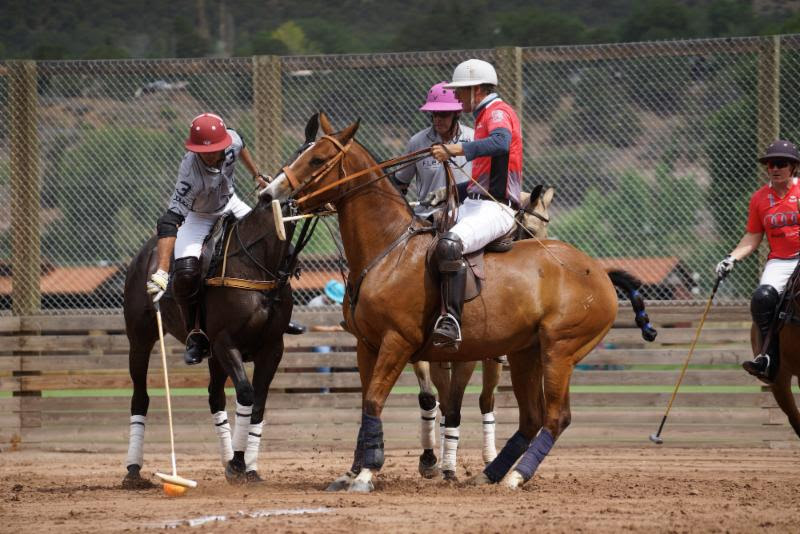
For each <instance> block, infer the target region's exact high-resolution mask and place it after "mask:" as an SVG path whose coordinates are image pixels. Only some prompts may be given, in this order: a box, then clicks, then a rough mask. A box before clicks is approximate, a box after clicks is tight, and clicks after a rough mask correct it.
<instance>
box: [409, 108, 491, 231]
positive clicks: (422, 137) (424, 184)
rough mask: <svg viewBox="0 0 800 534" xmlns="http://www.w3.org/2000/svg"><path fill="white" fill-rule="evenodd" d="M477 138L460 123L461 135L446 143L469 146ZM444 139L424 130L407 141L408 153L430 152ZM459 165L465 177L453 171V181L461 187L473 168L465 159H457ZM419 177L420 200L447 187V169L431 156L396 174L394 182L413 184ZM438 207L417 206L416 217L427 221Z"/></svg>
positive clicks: (458, 134) (459, 130) (418, 196)
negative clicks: (435, 144) (422, 150)
mask: <svg viewBox="0 0 800 534" xmlns="http://www.w3.org/2000/svg"><path fill="white" fill-rule="evenodd" d="M474 137H475V132H474V131H473V130H472V128H470V127H469V126H464V125H463V124H461V123H459V125H458V133H457V135H456V137H455V138H454V139H452V140H447V141H444V142H445V143H466V142H469V141H472V140H473V139H474ZM442 142H443V141H442V139H441V138H440V137H439V134H438V133H436V130H434V129H433V127H430V128H425V129H424V130H421V131H419V132H417V133H415V134H414V135H413V136H412V137H411V139H409V141H408V147H407V148H406V153H407V154H408V153H411V152H415V151H417V150H421V149H423V148H428V147H429V146H431V145H432V144H434V143H442ZM455 161H456V163H457V164H458V165H459V166H461V167H462V169H463V171H464V172H463V173H462V172H461V171H459V170H458V169H453V178H455V180H456V183H462V182H466V181H467V180H469V177H470V176H471V175H472V164H471V163H470V162H468V161H467V160H466V158H465V157H464V156H458V157H456V158H455ZM414 176H416V177H417V198H419V199H423V198H425V196H426V195H427V194H428V193H430V192H431V191H436V190H437V189H440V188H442V187H444V186H445V172H444V166H443V165H442V164H441V162H438V161H436V160H435V159H433V157H431V156H429V157H427V158H425V159H423V160H420V161H418V162H417V163H415V164H414V165H412V166H409V167H405V168H403V169H400V170H399V171H397V173H395V179H396V180H397V181H398V182H401V183H404V184H410V183H411V180H412V179H413V178H414ZM437 209H439V208H438V207H433V208H430V207H426V206H416V207H414V213H416V214H417V215H419V216H420V217H423V218H425V217H427V216H429V215H430V214H431V213H433V212H434V211H436V210H437Z"/></svg>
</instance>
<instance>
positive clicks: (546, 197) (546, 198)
mask: <svg viewBox="0 0 800 534" xmlns="http://www.w3.org/2000/svg"><path fill="white" fill-rule="evenodd" d="M555 194H556V188H555V187H548V188H547V191H545V192H544V194H543V195H542V205H543V206H544V207H545V209H547V207H548V206H549V205H550V203H551V202H552V201H553V195H555Z"/></svg>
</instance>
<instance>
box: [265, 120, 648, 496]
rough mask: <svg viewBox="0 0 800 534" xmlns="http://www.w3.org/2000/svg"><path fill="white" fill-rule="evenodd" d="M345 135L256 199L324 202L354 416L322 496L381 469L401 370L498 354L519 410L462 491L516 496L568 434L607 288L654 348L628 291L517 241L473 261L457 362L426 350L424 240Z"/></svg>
mask: <svg viewBox="0 0 800 534" xmlns="http://www.w3.org/2000/svg"><path fill="white" fill-rule="evenodd" d="M318 120H319V121H320V122H321V123H322V125H323V131H330V130H332V128H330V126H329V125H328V126H327V127H326V124H327V119H325V118H324V115H322V114H320V116H319V118H317V117H316V116H315V117H312V119H311V120H310V121H309V126H308V127H307V130H308V128H310V127H312V126H313V125H315V124H317V121H318ZM357 129H358V122H356V123H353V124H351V125H350V126H348V127H347V128H345V129H344V130H342V131H339V132H337V133H332V134H328V135H324V136H322V137H321V138H320V139H319V140H317V141H316V143H314V144H313V145H311V146H310V147H309V148H308V149H306V150H305V151H304V152H303V153H302V154H301V155H300V156H299V157H298V158H297V159H296V160H295V161H294V162H293V163H292V164H291V165H289V166H286V167H284V169H283V170H282V172H281V173H280V174H279V175H278V176H277V177H276V179H275V180H274V181H273V182H272V183H271V184H270V185H269V186H268V187H267V188H265V189H264V190H263V191H262V195H264V196H269V197H270V198H272V199H275V200H277V201H286V200H288V199H290V198H291V199H292V201H293V202H294V204H295V205H296V206H297V207H298V209H299V210H300V211H301V212H303V213H312V212H315V211H317V210H321V209H323V206H324V205H325V204H326V203H332V204H333V206H334V207H335V208H336V212H337V214H338V219H339V227H340V232H341V236H342V243H343V245H344V250H345V255H346V257H347V262H348V265H349V268H350V274H349V277H348V281H347V298H346V300H345V303H344V306H343V314H344V319H345V322H346V325H347V329H348V331H350V332H352V333H353V334H354V335H355V337H356V339H357V346H356V353H357V360H358V369H359V374H360V378H361V383H362V410H363V411H362V418H361V425H360V428H359V431H358V437H357V439H356V447H355V452H354V459H353V464H352V466H351V469H350V470H349V471H348V472H347V473H346V474H345V475H343V476H341V477H339V478H337V479H336V480H335V481H334V482H333V483H332V484H331V485H330V486H329V487H328V489H329V490H341V489H349V490H350V491H355V492H369V491H372V490H373V488H374V486H373V483H372V478H373V473H374V472H377V471H378V470H380V468H381V467H382V465H383V460H384V455H383V424H382V421H381V412H382V411H383V407H384V405H385V402H386V399H387V397H388V395H389V393H390V392H391V390H392V387H393V386H394V384H395V383H396V381H397V379H398V377H399V376H400V374H401V373H402V372H403V369H404V368H405V366H406V365H407V364H408V363H409V362H410V361H414V360H417V359H422V360H428V361H471V360H475V359H485V358H491V357H498V356H501V355H503V354H506V355H507V356H508V361H509V365H510V369H511V382H512V387H513V390H514V394H515V396H516V399H517V402H518V404H519V429H518V431H517V432H516V433H515V434H514V436H512V437H511V439H509V440H508V442H507V443H506V445H505V446H504V447H503V449H502V450H501V452H500V454H498V456H497V458H495V459H494V461H492V462H491V463H490V464H489V465H488V466H486V468H485V469H484V471H483V472H482V473H481V474H479V475H477V476H476V477H474V478H473V480H472V482H473V483H495V482H499V481H500V480H503V479H504V477H505V483H506V484H507V485H508V486H509V487H518V486H519V485H521V484H522V483H524V482H525V481H527V480H528V479H530V477H531V476H533V473H534V472H535V470H536V468H537V467H538V465H539V464H540V463H541V461H542V460H543V459H544V458H545V457H546V455H547V454H548V453H549V451H550V449H551V448H552V446H553V444H554V442H555V441H556V440H557V439H558V437H559V436H560V435H561V433H562V432H563V431H564V429H565V428H567V426H568V425H569V423H570V408H569V380H570V377H571V375H572V371H573V369H574V367H575V365H576V364H577V363H578V362H579V361H580V360H581V359H582V358H583V357H584V356H586V355H587V354H588V353H589V352H590V351H591V350H592V348H594V347H595V346H596V345H597V344H598V343H599V342H600V341H601V340H602V339H603V337H604V336H605V335H606V333H607V332H608V331H609V329H610V328H611V326H612V324H613V322H614V319H615V318H616V315H617V295H616V292H615V290H614V286H615V285H616V286H618V287H621V288H622V289H623V291H625V293H626V294H627V295H628V298H629V299H630V300H631V302H632V303H633V306H634V311H635V312H636V320H637V324H638V326H639V327H640V329H641V330H642V335H643V336H644V337H645V339H648V340H652V339H653V338H654V337H655V331H654V330H653V329H652V326H651V325H650V323H649V320H648V318H647V315H646V313H645V311H644V303H643V300H642V298H641V295H639V294H638V293H637V291H636V288H637V281H636V280H635V279H634V278H633V277H632V276H631V275H629V274H628V273H625V272H623V271H612V272H606V271H605V270H604V269H603V268H601V267H600V266H599V265H598V263H597V262H596V261H595V260H593V259H592V258H590V257H589V256H587V255H586V254H584V253H583V252H581V251H579V250H577V249H575V248H574V247H572V246H570V245H568V244H566V243H562V242H560V241H544V242H542V241H538V240H527V241H521V242H518V243H515V244H514V246H513V247H512V248H511V249H510V250H508V251H507V252H504V253H502V254H498V253H487V254H486V255H485V258H484V262H485V265H484V267H485V269H484V272H485V280H484V281H483V289H482V292H481V293H480V295H479V296H478V297H476V298H474V299H473V300H471V301H469V302H467V303H466V304H465V306H464V311H463V316H462V317H463V326H462V328H463V331H462V337H463V341H462V343H461V346H460V348H459V349H458V351H457V352H455V353H453V352H445V351H441V350H438V349H435V348H431V346H430V344H429V342H428V341H429V337H430V330H431V327H432V325H433V320H434V319H435V314H436V312H437V310H438V309H439V305H440V298H439V288H438V283H437V280H436V279H435V277H434V275H433V274H432V273H431V272H429V270H428V268H427V266H426V263H427V260H426V253H427V251H428V249H429V247H430V246H431V245H432V244H433V242H434V236H433V235H432V232H431V231H430V228H429V227H427V225H424V224H423V223H422V222H421V221H419V219H415V218H414V216H413V214H412V211H411V209H410V208H409V206H408V203H407V202H406V201H405V199H404V198H403V197H402V196H401V195H400V193H399V192H398V191H397V190H396V189H395V188H394V186H393V185H391V184H390V183H388V182H387V181H386V180H385V179H382V178H383V177H384V176H385V174H383V173H381V172H380V171H379V169H381V168H382V166H381V165H380V164H377V163H376V162H375V160H374V159H373V158H372V156H371V155H370V154H369V153H368V151H367V150H366V149H365V148H364V147H363V146H362V145H360V144H359V143H358V142H356V141H355V139H354V136H355V133H356V131H357ZM384 165H385V164H384ZM356 178H358V180H356ZM520 457H521V459H520ZM518 459H520V461H519V463H518V465H517V466H516V468H515V469H514V470H513V471H511V472H510V473H509V471H510V470H511V468H512V466H514V463H515V462H516V461H517V460H518Z"/></svg>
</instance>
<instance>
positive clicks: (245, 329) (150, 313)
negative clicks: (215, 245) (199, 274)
mask: <svg viewBox="0 0 800 534" xmlns="http://www.w3.org/2000/svg"><path fill="white" fill-rule="evenodd" d="M314 133H316V128H315V129H314ZM312 140H313V139H312ZM307 228H308V227H307V226H306V227H304V229H303V232H302V233H301V235H300V237H299V238H298V243H297V249H296V250H294V251H290V247H291V245H290V243H291V232H292V231H293V229H294V225H291V226H290V231H288V232H287V234H288V237H289V239H287V240H285V241H284V240H280V239H278V236H277V232H276V230H275V224H274V222H273V213H272V206H271V204H270V202H268V201H267V200H266V199H261V200H259V202H258V203H257V204H256V206H255V207H254V208H253V210H252V211H251V212H250V213H248V214H247V215H245V216H244V217H242V218H241V219H240V220H238V221H236V222H232V223H231V224H230V226H229V227H228V230H227V233H225V234H224V235H223V236H222V237H221V238H220V250H221V251H222V252H221V257H220V258H219V259H218V260H217V261H215V262H214V263H212V265H211V267H210V268H209V272H208V275H209V276H212V275H215V274H216V275H217V276H216V277H214V279H211V280H206V286H205V288H204V292H203V293H204V294H203V297H202V299H201V302H202V306H203V307H204V308H205V310H207V311H208V313H207V316H208V317H207V320H206V330H205V331H206V334H207V335H208V337H209V340H210V345H211V354H212V357H210V358H208V370H209V374H210V378H209V384H208V404H209V408H210V409H211V415H212V423H213V425H214V429H215V431H216V434H217V437H218V440H219V450H220V457H221V460H222V464H223V466H224V467H225V476H226V479H227V480H228V481H229V482H230V483H233V484H242V483H252V482H259V481H260V480H261V478H260V476H259V474H258V465H257V460H258V450H259V445H260V441H261V431H262V426H263V420H264V411H265V407H266V401H267V393H268V389H269V385H270V383H271V382H272V379H273V377H274V375H275V371H276V369H277V368H278V364H279V363H280V361H281V357H282V356H283V333H284V332H285V331H286V327H287V325H288V323H289V320H290V319H291V315H292V290H291V286H290V284H289V278H290V277H291V275H292V274H293V273H294V270H295V262H296V257H297V254H298V253H299V252H300V249H302V246H303V245H304V244H305V242H307V239H308V237H310V233H309V234H306V229H307ZM311 228H312V230H313V226H312V227H311ZM207 248H208V247H207ZM208 252H209V251H204V255H203V259H202V261H204V262H205V261H208V257H207V254H208ZM212 252H213V251H212ZM156 262H157V254H156V238H155V237H153V238H151V239H150V240H149V241H148V242H147V243H146V244H145V245H144V247H143V248H142V249H141V250H140V251H139V253H138V254H137V255H136V257H134V259H133V260H132V261H131V264H130V265H129V267H128V271H127V276H126V279H125V298H124V305H123V307H124V315H125V331H126V334H127V336H128V341H129V343H130V350H129V353H128V360H129V367H130V375H131V380H132V381H133V396H132V398H131V428H130V440H129V445H128V456H127V461H126V467H127V471H128V473H127V474H126V476H125V478H124V479H123V487H125V488H130V489H136V488H140V487H147V486H149V485H150V484H149V482H148V481H147V480H146V479H143V478H142V477H141V474H140V471H141V468H142V464H143V457H144V452H143V444H144V430H145V423H146V418H147V410H148V407H149V403H150V398H149V396H148V394H147V369H148V365H149V362H150V352H151V351H152V349H153V345H154V344H155V342H156V340H157V339H158V330H157V326H156V315H155V308H154V305H153V302H152V300H151V297H150V296H149V295H148V294H147V293H146V291H145V282H146V281H147V280H148V278H149V276H150V275H151V274H152V273H153V272H155V269H156ZM212 281H213V282H214V283H213V284H212ZM243 286H244V287H246V288H243ZM160 305H161V310H162V313H163V317H164V329H165V331H166V332H167V333H170V334H172V335H173V336H174V337H175V338H177V339H179V340H183V339H185V338H186V336H187V334H188V332H187V331H186V328H185V326H184V322H183V320H182V318H181V314H180V311H179V309H178V306H177V304H176V303H175V301H174V299H173V298H172V294H171V282H170V286H168V287H167V291H166V293H165V294H164V296H163V297H162V299H161V301H160ZM245 362H253V376H252V381H251V380H249V379H248V377H247V373H246V371H245V367H244V363H245ZM228 377H230V378H231V380H232V381H233V384H234V387H235V389H236V418H235V424H234V426H233V429H231V425H230V423H229V421H228V414H227V411H226V398H225V389H224V386H225V382H226V380H227V379H228Z"/></svg>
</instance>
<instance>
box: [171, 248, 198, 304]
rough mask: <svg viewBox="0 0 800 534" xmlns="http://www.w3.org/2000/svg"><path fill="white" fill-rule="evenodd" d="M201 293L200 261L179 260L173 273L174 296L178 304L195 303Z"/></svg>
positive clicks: (176, 261)
mask: <svg viewBox="0 0 800 534" xmlns="http://www.w3.org/2000/svg"><path fill="white" fill-rule="evenodd" d="M199 291H200V259H199V258H195V257H193V256H188V257H186V258H178V259H177V260H175V267H174V269H173V271H172V294H173V296H174V297H175V300H176V301H177V302H179V303H180V302H193V301H194V300H196V298H197V294H198V293H199Z"/></svg>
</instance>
